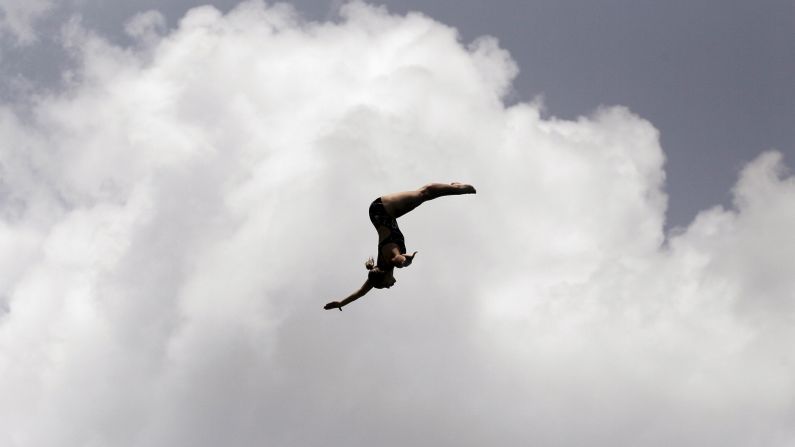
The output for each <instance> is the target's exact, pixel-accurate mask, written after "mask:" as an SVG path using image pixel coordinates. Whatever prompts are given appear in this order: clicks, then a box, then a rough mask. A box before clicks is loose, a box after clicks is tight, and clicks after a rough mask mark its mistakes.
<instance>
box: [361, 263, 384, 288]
mask: <svg viewBox="0 0 795 447" xmlns="http://www.w3.org/2000/svg"><path fill="white" fill-rule="evenodd" d="M364 266H365V268H367V270H368V271H367V282H369V283H370V285H371V286H373V287H375V288H376V289H383V288H384V287H385V286H384V285H383V284H384V277H385V276H386V272H385V271H383V270H381V269H380V268H378V266H376V265H375V260H373V258H372V257H371V258H368V259H367V261H365V263H364Z"/></svg>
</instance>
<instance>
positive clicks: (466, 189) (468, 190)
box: [450, 182, 477, 194]
mask: <svg viewBox="0 0 795 447" xmlns="http://www.w3.org/2000/svg"><path fill="white" fill-rule="evenodd" d="M450 186H455V187H456V188H458V189H460V190H461V192H460V194H477V191H476V190H475V187H474V186H472V185H468V184H466V183H459V182H452V183H450Z"/></svg>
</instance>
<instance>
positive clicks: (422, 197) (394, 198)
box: [381, 183, 475, 219]
mask: <svg viewBox="0 0 795 447" xmlns="http://www.w3.org/2000/svg"><path fill="white" fill-rule="evenodd" d="M459 194H475V188H473V187H472V186H471V185H465V184H463V183H450V184H446V183H430V184H427V185H425V186H423V187H422V188H420V189H417V190H414V191H404V192H397V193H394V194H387V195H385V196H381V202H382V203H383V204H384V208H386V211H387V212H388V213H389V214H391V215H392V217H394V218H395V219H397V218H398V217H400V216H402V215H404V214H406V213H408V212H409V211H411V210H413V209H414V208H416V207H418V206H420V205H422V204H423V203H424V202H426V201H428V200H433V199H435V198H437V197H442V196H452V195H459Z"/></svg>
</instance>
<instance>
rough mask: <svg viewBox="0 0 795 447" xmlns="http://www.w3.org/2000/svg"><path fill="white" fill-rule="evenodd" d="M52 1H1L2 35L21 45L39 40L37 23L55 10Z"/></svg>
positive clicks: (0, 26) (0, 28)
mask: <svg viewBox="0 0 795 447" xmlns="http://www.w3.org/2000/svg"><path fill="white" fill-rule="evenodd" d="M53 7H54V5H53V2H52V0H0V33H1V34H10V35H11V36H13V37H14V39H15V40H16V41H17V42H18V43H20V44H23V45H24V44H29V43H32V42H34V41H36V40H37V38H38V36H37V35H36V31H35V30H34V27H35V22H36V21H37V20H39V19H41V18H42V17H44V16H45V15H46V14H47V13H49V12H50V11H51V10H52V9H53Z"/></svg>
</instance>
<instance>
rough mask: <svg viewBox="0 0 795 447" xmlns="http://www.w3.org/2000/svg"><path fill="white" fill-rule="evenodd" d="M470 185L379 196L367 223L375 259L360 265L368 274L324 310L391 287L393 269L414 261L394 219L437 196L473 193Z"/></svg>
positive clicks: (433, 185)
mask: <svg viewBox="0 0 795 447" xmlns="http://www.w3.org/2000/svg"><path fill="white" fill-rule="evenodd" d="M475 192H476V191H475V188H474V187H472V185H466V184H463V183H455V182H454V183H450V184H444V183H431V184H429V185H425V186H423V187H422V188H420V189H418V190H415V191H405V192H398V193H394V194H387V195H385V196H381V197H379V198H377V199H375V200H374V201H373V203H371V204H370V222H372V223H373V226H375V229H376V231H378V256H377V259H375V260H374V259H373V258H370V259H368V260H367V262H366V263H365V264H364V265H365V267H367V270H368V271H369V272H368V274H367V280H366V281H365V282H364V284H363V285H362V286H361V287H360V288H359V290H357V291H356V292H354V293H352V294H351V295H350V296H348V297H347V298H345V299H343V300H342V301H332V302H330V303H328V304H326V305H325V306H324V307H323V308H324V309H339V310H342V307H343V306H345V305H347V304H350V303H351V302H353V301H355V300H357V299H359V298H361V297H363V296H364V295H365V294H366V293H367V292H369V291H370V289H372V288H373V287H375V288H376V289H384V288H386V289H388V288H390V287H392V286H393V285H395V282H396V280H395V276H394V275H393V272H394V270H395V267H397V268H403V267H408V266H410V265H411V263H412V261H414V256H415V255H416V254H417V252H416V251H415V252H414V253H412V254H408V253H407V252H406V242H405V239H404V238H403V233H402V232H401V231H400V228H398V224H397V219H398V218H399V217H401V216H403V215H404V214H406V213H408V212H409V211H411V210H413V209H414V208H416V207H418V206H420V205H422V204H423V203H425V202H427V201H428V200H433V199H435V198H437V197H442V196H452V195H460V194H475Z"/></svg>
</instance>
